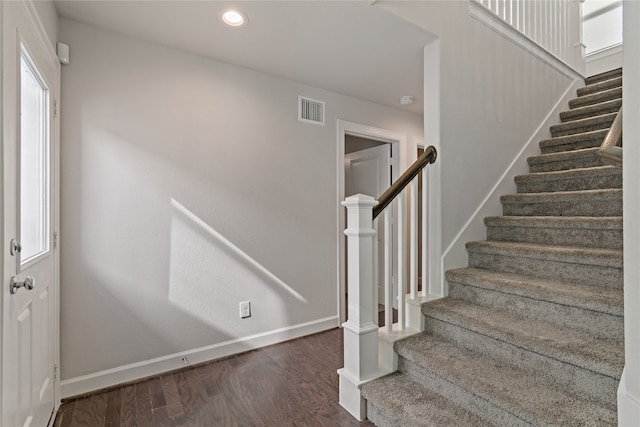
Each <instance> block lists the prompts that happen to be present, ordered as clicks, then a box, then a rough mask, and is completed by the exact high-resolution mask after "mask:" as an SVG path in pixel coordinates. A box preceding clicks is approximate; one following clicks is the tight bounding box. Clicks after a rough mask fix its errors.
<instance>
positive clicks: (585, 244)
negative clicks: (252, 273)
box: [361, 69, 624, 426]
mask: <svg viewBox="0 0 640 427" xmlns="http://www.w3.org/2000/svg"><path fill="white" fill-rule="evenodd" d="M621 84H622V71H621V70H620V69H618V70H612V71H610V72H607V73H602V74H599V75H597V76H593V77H590V78H587V79H586V86H584V87H583V88H580V89H578V90H577V91H576V92H577V95H578V96H577V98H575V99H573V100H571V101H569V106H570V110H568V111H563V112H558V111H556V112H555V114H556V117H557V116H558V115H559V116H560V120H561V123H560V124H557V125H550V126H549V129H550V130H551V134H552V138H550V139H542V138H539V139H538V140H539V152H540V153H541V154H539V155H532V156H531V157H529V158H528V159H527V162H528V164H529V173H528V174H521V175H517V176H515V182H516V187H517V193H516V194H507V195H503V196H501V197H500V202H501V204H502V207H503V216H487V217H486V218H485V219H484V224H485V227H486V237H487V240H486V241H471V242H468V243H467V244H466V250H467V254H468V265H469V266H468V267H466V268H459V269H456V270H449V271H447V272H446V279H447V281H448V283H449V287H450V288H449V296H448V297H446V298H444V299H440V300H437V301H430V302H427V303H425V304H423V305H422V313H423V315H424V316H425V327H426V330H425V332H423V333H421V334H418V335H414V336H411V337H409V338H406V339H403V340H400V341H397V342H396V343H395V344H394V350H395V351H396V353H397V356H398V371H397V372H394V373H393V374H390V375H387V376H385V377H382V378H379V379H376V380H373V381H370V382H368V383H365V384H363V385H362V386H361V391H362V395H363V396H364V397H365V399H366V400H367V414H368V418H369V419H370V420H371V421H372V422H374V423H375V424H376V425H378V426H454V425H455V426H457V425H474V426H484V425H497V426H520V425H522V426H524V425H527V426H528V425H594V426H595V425H597V426H606V425H610V426H614V425H617V422H618V421H617V420H618V414H617V392H618V387H619V385H620V381H621V377H622V372H623V367H624V319H623V314H624V308H623V305H624V304H623V290H622V281H623V274H622V273H623V265H622V260H623V256H622V174H621V169H620V168H614V167H610V166H604V165H603V164H602V162H600V159H599V157H598V155H597V148H598V147H599V145H600V143H601V141H602V138H604V135H606V133H607V130H608V127H609V126H610V125H611V122H612V121H613V118H614V117H615V114H616V111H617V109H619V108H620V105H621V97H622V92H621ZM524 151H525V149H523V152H524ZM514 170H515V168H514V165H511V167H510V168H509V171H514ZM510 175H511V176H513V175H515V174H514V173H511V174H510ZM501 188H502V186H501V185H500V184H497V185H496V186H495V187H494V189H493V190H492V192H495V191H496V190H498V189H501ZM492 197H493V198H494V199H496V198H497V196H495V195H493V194H490V196H488V197H487V201H489V200H492ZM483 211H484V208H482V207H481V208H479V209H478V211H477V212H476V213H475V214H474V215H477V214H479V213H480V212H483ZM472 220H473V218H472V219H470V220H469V223H467V225H466V226H465V229H466V228H469V229H470V228H471V227H469V225H470V224H471V223H472ZM468 234H469V233H467V232H466V231H462V232H461V233H460V234H459V235H458V236H457V238H456V240H457V239H459V238H462V237H464V236H466V235H468ZM452 247H453V246H450V247H449V248H448V249H447V251H446V253H448V252H449V251H450V250H452Z"/></svg>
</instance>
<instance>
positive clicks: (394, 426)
mask: <svg viewBox="0 0 640 427" xmlns="http://www.w3.org/2000/svg"><path fill="white" fill-rule="evenodd" d="M367 419H368V420H369V421H371V422H372V423H373V424H375V425H376V426H377V427H400V426H401V424H400V423H399V422H398V421H396V420H393V419H392V418H391V417H387V416H386V415H385V413H384V411H379V410H378V408H377V407H376V405H374V404H373V403H372V402H371V401H369V400H367Z"/></svg>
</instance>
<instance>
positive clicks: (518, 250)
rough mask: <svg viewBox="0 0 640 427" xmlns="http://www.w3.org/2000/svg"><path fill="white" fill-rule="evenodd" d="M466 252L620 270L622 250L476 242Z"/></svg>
mask: <svg viewBox="0 0 640 427" xmlns="http://www.w3.org/2000/svg"><path fill="white" fill-rule="evenodd" d="M466 248H467V252H483V253H490V254H495V255H506V256H519V257H524V258H535V259H540V260H561V261H563V262H568V263H573V264H585V265H596V266H603V267H613V268H622V258H623V257H622V250H618V249H601V248H585V247H576V246H550V245H540V244H534V243H519V242H497V241H486V240H483V241H478V242H467V244H466Z"/></svg>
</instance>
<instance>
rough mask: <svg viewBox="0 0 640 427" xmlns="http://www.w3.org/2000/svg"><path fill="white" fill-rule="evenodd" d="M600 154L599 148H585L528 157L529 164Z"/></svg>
mask: <svg viewBox="0 0 640 427" xmlns="http://www.w3.org/2000/svg"><path fill="white" fill-rule="evenodd" d="M597 155H598V148H597V147H595V148H583V149H580V150H571V151H561V152H559V153H549V154H541V155H539V156H531V157H529V158H527V163H528V164H529V166H533V165H535V164H539V163H547V162H560V161H564V160H574V159H578V158H581V157H591V156H597Z"/></svg>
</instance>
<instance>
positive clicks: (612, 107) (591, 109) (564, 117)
mask: <svg viewBox="0 0 640 427" xmlns="http://www.w3.org/2000/svg"><path fill="white" fill-rule="evenodd" d="M620 107H622V99H614V100H611V101H607V102H604V103H600V104H594V105H590V106H586V107H583V108H581V109H573V110H569V111H563V112H561V113H560V121H561V122H563V123H564V122H569V121H571V120H579V119H586V118H589V117H594V116H599V115H602V114H609V113H617V112H618V110H620Z"/></svg>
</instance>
